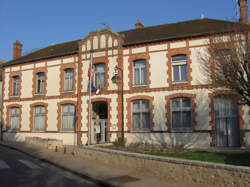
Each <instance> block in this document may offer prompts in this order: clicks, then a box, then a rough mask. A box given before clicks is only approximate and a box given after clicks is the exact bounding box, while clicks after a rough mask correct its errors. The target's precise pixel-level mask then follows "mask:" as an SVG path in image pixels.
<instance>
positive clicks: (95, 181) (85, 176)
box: [0, 142, 119, 187]
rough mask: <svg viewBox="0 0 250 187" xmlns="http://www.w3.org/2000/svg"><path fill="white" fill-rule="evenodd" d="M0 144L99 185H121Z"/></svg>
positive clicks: (107, 186) (103, 186)
mask: <svg viewBox="0 0 250 187" xmlns="http://www.w3.org/2000/svg"><path fill="white" fill-rule="evenodd" d="M0 146H3V147H6V148H9V149H12V150H15V151H18V152H21V153H24V154H26V155H28V156H30V157H32V158H35V159H37V160H40V161H41V162H46V163H48V164H50V165H53V166H55V167H57V168H60V169H63V170H65V171H67V172H70V173H72V174H74V175H77V176H79V177H81V178H83V179H86V180H89V181H91V182H93V183H95V184H97V185H99V186H102V187H119V185H114V184H112V183H110V182H107V181H105V180H103V179H99V178H96V177H93V176H91V175H89V174H87V173H81V172H78V171H75V170H73V169H70V168H68V167H65V166H63V165H60V164H58V163H56V162H53V161H51V160H48V159H46V158H41V157H38V156H36V155H34V154H31V153H28V152H26V151H24V150H22V149H19V148H16V147H14V146H11V145H6V144H3V143H1V142H0Z"/></svg>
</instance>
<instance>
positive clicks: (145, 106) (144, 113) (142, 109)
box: [132, 100, 150, 131]
mask: <svg viewBox="0 0 250 187" xmlns="http://www.w3.org/2000/svg"><path fill="white" fill-rule="evenodd" d="M132 114H133V116H132V125H133V130H135V131H140V130H149V126H150V112H149V101H148V100H135V101H133V106H132Z"/></svg>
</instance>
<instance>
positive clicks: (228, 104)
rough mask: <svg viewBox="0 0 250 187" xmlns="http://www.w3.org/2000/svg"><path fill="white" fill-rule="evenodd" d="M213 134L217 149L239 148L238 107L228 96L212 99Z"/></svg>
mask: <svg viewBox="0 0 250 187" xmlns="http://www.w3.org/2000/svg"><path fill="white" fill-rule="evenodd" d="M214 111H215V133H216V146H217V147H239V146H240V129H239V119H238V105H237V103H236V101H235V100H234V99H233V98H232V97H229V96H220V97H216V98H214Z"/></svg>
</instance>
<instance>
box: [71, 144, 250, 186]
mask: <svg viewBox="0 0 250 187" xmlns="http://www.w3.org/2000/svg"><path fill="white" fill-rule="evenodd" d="M75 154H78V155H79V156H82V157H85V158H88V159H92V160H98V161H100V162H102V163H105V164H109V165H111V166H114V167H120V168H127V169H131V170H133V171H136V172H143V173H148V174H150V175H153V176H157V177H160V178H161V179H163V180H167V181H173V182H186V183H199V184H207V185H209V186H232V187H233V186H241V187H243V186H250V167H241V166H232V165H225V164H214V163H207V162H199V161H189V160H182V159H175V158H167V157H158V156H151V155H144V154H138V153H128V152H122V151H115V150H110V149H104V148H96V147H87V146H83V147H80V148H77V149H75Z"/></svg>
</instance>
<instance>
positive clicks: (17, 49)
mask: <svg viewBox="0 0 250 187" xmlns="http://www.w3.org/2000/svg"><path fill="white" fill-rule="evenodd" d="M22 47H23V44H22V43H21V42H20V41H19V40H17V41H16V42H15V43H13V59H17V58H19V57H21V56H22Z"/></svg>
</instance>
